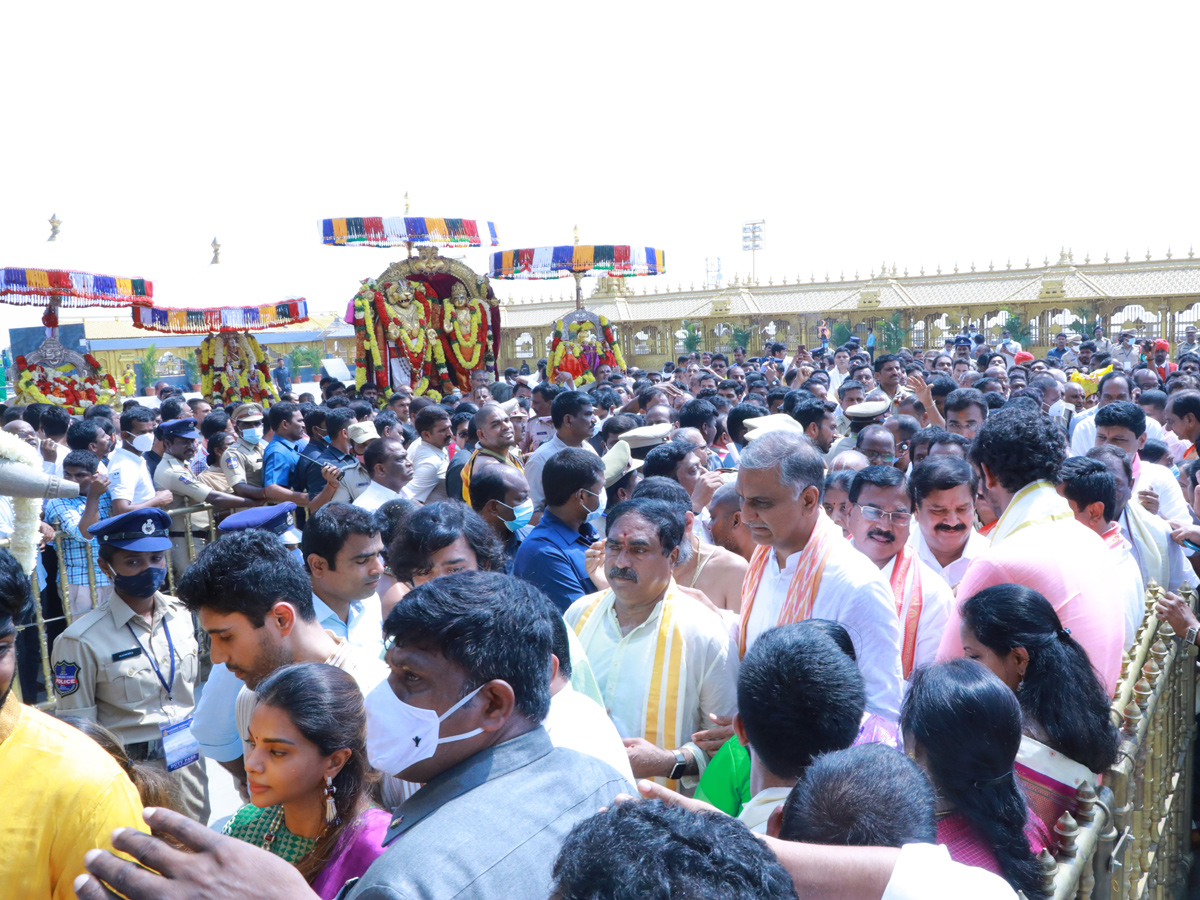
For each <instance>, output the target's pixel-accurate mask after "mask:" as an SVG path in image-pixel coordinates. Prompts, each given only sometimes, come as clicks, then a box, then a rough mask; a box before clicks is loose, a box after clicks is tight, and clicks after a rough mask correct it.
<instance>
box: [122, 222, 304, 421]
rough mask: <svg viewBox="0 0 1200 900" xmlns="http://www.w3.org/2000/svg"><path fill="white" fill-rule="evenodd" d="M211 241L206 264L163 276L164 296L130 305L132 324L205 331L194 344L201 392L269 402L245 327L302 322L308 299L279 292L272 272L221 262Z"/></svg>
mask: <svg viewBox="0 0 1200 900" xmlns="http://www.w3.org/2000/svg"><path fill="white" fill-rule="evenodd" d="M211 246H212V249H213V256H212V262H211V263H210V264H209V265H208V267H207V268H206V269H205V270H204V271H203V272H201V273H199V274H198V276H197V277H196V278H194V279H188V280H183V279H179V280H176V281H171V280H167V281H164V282H163V283H162V285H161V287H162V291H161V292H162V293H165V294H166V295H167V296H169V297H170V298H171V299H170V301H169V302H168V303H164V302H161V301H155V302H154V303H153V304H151V305H147V306H139V307H135V308H134V310H133V325H134V327H135V328H143V329H145V330H147V331H157V332H161V333H164V334H206V335H208V336H207V337H206V338H205V339H204V340H203V341H202V342H201V344H200V363H199V365H200V379H201V384H202V388H201V389H202V391H203V393H204V395H205V396H206V397H210V396H214V395H216V396H219V397H220V398H221V399H222V400H224V401H225V402H228V401H230V400H232V399H235V398H239V399H243V400H252V401H254V402H258V403H264V404H268V405H269V404H270V403H271V402H272V401H274V400H278V399H279V392H278V390H277V389H276V388H275V384H274V382H273V381H272V380H271V372H270V368H269V366H268V364H267V358H266V354H264V353H263V350H262V347H261V346H260V345H259V343H258V341H257V339H255V337H254V335H253V334H251V332H254V331H265V330H267V329H270V328H279V327H282V326H284V325H293V324H297V323H300V322H307V321H308V301H307V300H305V299H304V298H303V297H301V296H297V295H289V294H282V296H281V293H280V291H279V287H278V284H277V280H276V275H275V273H274V272H270V273H268V272H264V271H263V270H262V269H261V268H259V269H254V270H248V269H243V268H241V267H239V266H237V265H229V264H227V263H222V262H221V245H220V244H219V243H218V242H217V239H216V238H213V241H212V245H211ZM264 301H265V302H264Z"/></svg>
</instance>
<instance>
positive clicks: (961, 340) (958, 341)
mask: <svg viewBox="0 0 1200 900" xmlns="http://www.w3.org/2000/svg"><path fill="white" fill-rule="evenodd" d="M954 346H955V347H970V346H971V339H970V338H969V337H967V336H966V335H965V334H960V335H958V337H956V338H955V339H954Z"/></svg>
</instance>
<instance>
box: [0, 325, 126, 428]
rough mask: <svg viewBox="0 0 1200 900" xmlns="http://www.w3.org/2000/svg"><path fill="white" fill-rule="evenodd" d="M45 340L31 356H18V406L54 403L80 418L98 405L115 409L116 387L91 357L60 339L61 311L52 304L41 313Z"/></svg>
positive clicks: (97, 362) (97, 361)
mask: <svg viewBox="0 0 1200 900" xmlns="http://www.w3.org/2000/svg"><path fill="white" fill-rule="evenodd" d="M42 324H43V325H44V326H46V329H47V334H46V340H45V341H43V342H42V344H41V346H40V347H38V348H37V349H36V350H34V351H33V352H32V353H30V354H29V355H28V356H18V357H17V359H16V365H17V402H18V403H20V404H23V405H28V404H30V403H52V404H54V405H55V406H62V407H65V408H66V409H67V411H68V412H71V413H73V414H76V415H78V414H81V413H83V412H84V410H86V409H87V408H88V407H89V406H94V405H95V404H97V403H106V404H108V405H110V406H112V405H114V404H115V403H116V400H117V396H118V395H117V383H116V381H115V380H114V379H113V377H112V375H110V374H108V373H107V372H105V371H104V367H103V366H101V365H100V361H99V360H98V359H96V357H94V356H92V355H91V354H90V353H84V354H80V353H76V352H75V351H74V350H69V349H67V348H66V347H64V346H63V345H62V343H61V342H60V341H59V339H58V307H57V304H51V305H50V306H48V307H47V308H46V311H45V312H44V313H42Z"/></svg>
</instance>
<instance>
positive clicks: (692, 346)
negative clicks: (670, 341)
mask: <svg viewBox="0 0 1200 900" xmlns="http://www.w3.org/2000/svg"><path fill="white" fill-rule="evenodd" d="M680 325H682V326H683V332H684V336H683V349H684V350H686V351H687V352H688V353H695V352H696V351H697V350H699V349H700V347H701V346H702V345H703V344H704V332H703V331H701V330H700V328H699V327H697V325H696V323H695V322H689V321H687V319H684V320H683V321H682V322H681V323H680Z"/></svg>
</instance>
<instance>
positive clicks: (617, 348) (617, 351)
mask: <svg viewBox="0 0 1200 900" xmlns="http://www.w3.org/2000/svg"><path fill="white" fill-rule="evenodd" d="M600 328H601V330H602V331H603V333H604V340H605V342H606V343H607V344H608V347H609V349H610V350H611V351H612V355H613V359H615V360H616V361H617V365H618V366H619V367H620V369H621V371H622V372H624V371H625V356H624V354H622V353H621V345H620V344H618V343H617V341H616V338H614V337H613V330H612V326H611V325H610V324H609V322H608V317H607V316H601V317H600Z"/></svg>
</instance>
